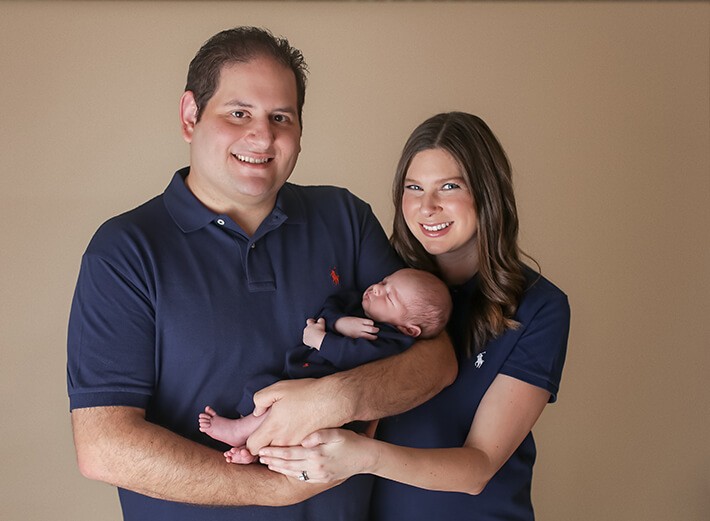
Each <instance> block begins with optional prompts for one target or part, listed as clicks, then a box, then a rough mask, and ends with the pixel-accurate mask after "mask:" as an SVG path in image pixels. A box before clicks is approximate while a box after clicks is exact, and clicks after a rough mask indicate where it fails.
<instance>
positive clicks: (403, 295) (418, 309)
mask: <svg viewBox="0 0 710 521" xmlns="http://www.w3.org/2000/svg"><path fill="white" fill-rule="evenodd" d="M450 315H451V297H450V295H449V290H448V288H447V287H446V285H445V284H444V283H443V282H442V281H441V280H440V279H439V278H437V277H436V276H434V275H432V274H431V273H428V272H426V271H422V270H415V269H411V268H405V269H401V270H399V271H396V272H395V273H393V274H392V275H390V276H389V277H385V278H384V279H383V280H382V282H379V283H377V284H373V285H372V286H370V287H369V288H367V290H365V292H364V293H363V294H362V295H359V294H357V293H355V292H346V293H340V294H337V295H334V296H332V297H330V298H329V299H328V300H327V301H326V303H325V305H324V308H323V310H322V311H321V313H320V314H319V318H318V319H317V320H316V319H313V318H309V319H308V320H307V321H306V327H305V328H304V330H303V345H301V346H298V347H296V348H294V349H291V350H289V351H288V352H287V354H286V362H285V370H284V374H283V375H280V376H281V377H288V378H314V377H315V378H317V377H320V376H325V375H327V374H332V373H335V372H337V371H342V370H346V369H351V368H353V367H356V366H358V365H360V364H364V363H366V362H371V361H373V360H377V359H380V358H384V357H387V356H391V355H393V354H397V353H400V352H402V351H404V350H405V349H407V348H408V347H410V346H411V345H412V344H413V343H414V341H415V339H416V338H431V337H434V336H436V335H438V334H439V333H440V332H441V331H442V330H443V329H444V327H445V326H446V323H447V322H448V320H449V316H450ZM279 379H281V378H280V377H276V376H269V375H262V376H261V377H260V378H258V379H255V381H254V382H251V383H250V384H249V385H247V392H246V393H245V396H244V398H243V399H242V401H241V402H240V405H239V406H238V407H237V410H238V412H239V413H240V414H242V415H243V416H242V417H241V418H237V419H230V418H225V417H223V416H219V415H218V414H217V413H216V412H215V411H214V409H212V408H211V407H209V406H208V407H206V408H205V412H203V413H201V414H200V415H199V420H198V421H199V425H200V431H202V432H204V433H206V434H208V435H209V436H211V437H212V438H214V439H216V440H219V441H222V442H224V443H228V444H229V445H232V446H233V448H232V449H231V450H229V451H227V452H225V453H224V456H225V458H226V459H227V461H228V462H230V463H244V464H246V463H251V462H253V461H254V460H255V459H256V458H255V457H254V456H252V455H251V454H250V453H249V451H248V450H246V448H245V447H244V444H245V443H246V440H247V438H248V437H249V436H250V435H251V433H252V432H254V431H255V430H256V428H257V427H259V425H261V423H262V422H263V421H264V419H265V418H266V414H262V415H260V416H254V415H253V414H250V413H251V411H252V410H253V392H251V391H250V389H261V388H263V387H266V386H267V385H270V384H271V383H274V382H276V381H277V380H279ZM267 413H268V412H267Z"/></svg>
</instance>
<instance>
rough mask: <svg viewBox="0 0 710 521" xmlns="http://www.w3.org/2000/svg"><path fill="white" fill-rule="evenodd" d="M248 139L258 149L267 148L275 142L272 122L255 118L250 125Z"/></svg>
mask: <svg viewBox="0 0 710 521" xmlns="http://www.w3.org/2000/svg"><path fill="white" fill-rule="evenodd" d="M247 140H248V142H249V143H250V144H251V145H252V146H254V147H255V148H256V151H264V150H267V149H268V148H269V147H270V146H271V144H272V143H273V142H274V132H273V129H272V128H271V122H270V121H268V120H264V119H261V118H259V119H257V118H255V119H254V120H253V121H252V122H251V124H250V125H249V133H248V134H247Z"/></svg>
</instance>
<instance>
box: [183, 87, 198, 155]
mask: <svg viewBox="0 0 710 521" xmlns="http://www.w3.org/2000/svg"><path fill="white" fill-rule="evenodd" d="M197 112H198V111H197V102H195V95H194V94H193V93H192V91H189V90H186V91H185V92H184V93H183V94H182V97H181V98H180V125H181V127H182V138H183V139H184V140H185V141H187V142H188V143H192V133H193V132H194V131H195V125H196V124H197Z"/></svg>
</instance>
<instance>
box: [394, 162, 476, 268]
mask: <svg viewBox="0 0 710 521" xmlns="http://www.w3.org/2000/svg"><path fill="white" fill-rule="evenodd" d="M402 213H403V216H404V220H405V221H406V223H407V226H408V227H409V229H410V230H411V232H412V233H413V234H414V237H416V239H417V240H418V241H419V242H420V243H421V244H422V246H424V249H425V250H426V251H427V252H428V253H429V254H430V255H435V256H437V255H446V254H450V253H456V254H464V255H467V254H475V253H476V232H477V229H478V219H477V216H476V210H475V208H474V201H473V195H472V194H471V191H470V190H469V189H468V187H467V185H466V181H465V179H464V177H463V173H462V171H461V167H460V166H459V164H458V163H457V162H456V160H455V159H454V158H453V157H452V156H451V154H449V153H448V152H446V151H445V150H442V149H438V148H434V149H430V150H424V151H422V152H419V153H418V154H417V155H415V156H414V158H413V159H412V161H411V163H410V165H409V169H408V170H407V174H406V176H405V179H404V193H403V195H402Z"/></svg>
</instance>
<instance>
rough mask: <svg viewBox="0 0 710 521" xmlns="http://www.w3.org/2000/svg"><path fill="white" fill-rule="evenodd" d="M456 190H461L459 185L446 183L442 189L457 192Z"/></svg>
mask: <svg viewBox="0 0 710 521" xmlns="http://www.w3.org/2000/svg"><path fill="white" fill-rule="evenodd" d="M456 188H459V185H457V184H456V183H445V184H444V186H442V187H441V189H442V190H455V189H456Z"/></svg>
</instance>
